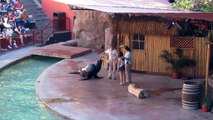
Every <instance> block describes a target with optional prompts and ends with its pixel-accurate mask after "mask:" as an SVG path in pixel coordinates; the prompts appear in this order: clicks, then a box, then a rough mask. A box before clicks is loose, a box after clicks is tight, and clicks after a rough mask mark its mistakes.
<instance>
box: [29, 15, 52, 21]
mask: <svg viewBox="0 0 213 120" xmlns="http://www.w3.org/2000/svg"><path fill="white" fill-rule="evenodd" d="M31 20H35V21H41V20H42V21H43V20H50V18H48V17H47V16H40V17H37V16H33V17H32V18H31Z"/></svg>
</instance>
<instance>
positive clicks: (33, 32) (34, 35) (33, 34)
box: [32, 31, 35, 45]
mask: <svg viewBox="0 0 213 120" xmlns="http://www.w3.org/2000/svg"><path fill="white" fill-rule="evenodd" d="M34 32H35V31H33V36H32V37H33V45H35V33H34Z"/></svg>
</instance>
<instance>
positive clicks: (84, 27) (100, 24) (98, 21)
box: [73, 10, 109, 50]
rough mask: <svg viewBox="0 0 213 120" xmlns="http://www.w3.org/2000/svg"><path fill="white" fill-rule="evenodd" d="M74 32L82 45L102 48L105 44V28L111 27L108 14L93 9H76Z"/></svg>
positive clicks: (97, 48) (96, 48)
mask: <svg viewBox="0 0 213 120" xmlns="http://www.w3.org/2000/svg"><path fill="white" fill-rule="evenodd" d="M74 16H75V20H74V28H73V32H74V34H75V38H76V40H77V41H78V45H79V46H81V47H88V48H92V49H95V50H101V49H102V48H103V47H104V44H105V29H106V28H108V27H109V21H108V14H107V13H104V12H98V11H92V10H78V11H77V10H76V11H74Z"/></svg>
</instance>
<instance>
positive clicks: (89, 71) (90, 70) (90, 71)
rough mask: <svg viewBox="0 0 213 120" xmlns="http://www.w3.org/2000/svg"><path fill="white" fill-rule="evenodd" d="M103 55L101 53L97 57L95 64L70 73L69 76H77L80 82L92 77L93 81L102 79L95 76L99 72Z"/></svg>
mask: <svg viewBox="0 0 213 120" xmlns="http://www.w3.org/2000/svg"><path fill="white" fill-rule="evenodd" d="M103 55H104V53H102V54H101V55H100V57H99V59H98V60H97V61H96V64H88V65H87V66H85V67H83V68H80V69H79V70H78V71H76V72H71V73H70V74H79V75H80V76H81V77H82V79H81V80H89V79H91V78H92V77H93V78H95V79H101V78H103V77H99V76H97V74H98V72H99V71H100V70H101V66H102V61H103V59H104V58H103Z"/></svg>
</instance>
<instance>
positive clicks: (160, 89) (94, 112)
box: [36, 53, 213, 120]
mask: <svg viewBox="0 0 213 120" xmlns="http://www.w3.org/2000/svg"><path fill="white" fill-rule="evenodd" d="M97 57H98V55H97V54H96V53H91V54H88V55H86V56H83V57H79V58H75V59H72V60H71V59H65V60H62V61H60V62H58V63H56V64H55V65H53V66H51V67H49V68H48V69H47V70H46V71H45V72H43V73H42V74H41V75H40V77H39V78H38V79H37V82H36V92H37V94H38V96H39V98H40V99H41V100H42V101H43V102H44V103H45V104H46V105H47V106H48V107H49V108H50V109H52V110H53V111H55V112H57V113H59V114H61V115H63V116H66V117H68V118H70V119H74V120H210V119H212V117H213V114H212V113H210V112H208V113H203V112H201V110H200V109H198V110H195V111H188V110H184V109H182V105H181V88H182V84H183V82H185V81H184V80H174V79H171V78H170V77H167V76H154V75H145V74H141V73H133V74H132V78H133V82H135V83H136V84H138V85H140V87H142V88H144V89H146V90H148V91H149V93H150V94H151V96H150V97H149V98H147V99H137V98H136V97H135V96H133V95H132V94H130V93H129V92H128V90H127V86H118V83H119V81H118V80H107V79H106V76H107V71H106V69H102V70H101V71H100V73H99V76H103V77H104V78H103V79H98V80H87V81H80V80H79V79H80V76H78V75H73V74H68V73H69V72H71V71H75V70H77V69H78V68H79V67H83V66H85V65H87V64H88V63H95V61H96V59H97ZM59 71H60V72H59ZM193 81H197V82H199V81H200V80H199V79H196V80H193Z"/></svg>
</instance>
